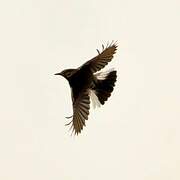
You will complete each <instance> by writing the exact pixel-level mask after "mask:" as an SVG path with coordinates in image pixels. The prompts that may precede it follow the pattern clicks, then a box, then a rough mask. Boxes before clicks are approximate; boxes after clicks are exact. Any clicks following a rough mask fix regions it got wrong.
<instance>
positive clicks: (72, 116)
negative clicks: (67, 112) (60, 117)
mask: <svg viewBox="0 0 180 180" xmlns="http://www.w3.org/2000/svg"><path fill="white" fill-rule="evenodd" d="M72 117H73V115H72V116H69V117H65V118H66V119H70V118H72Z"/></svg>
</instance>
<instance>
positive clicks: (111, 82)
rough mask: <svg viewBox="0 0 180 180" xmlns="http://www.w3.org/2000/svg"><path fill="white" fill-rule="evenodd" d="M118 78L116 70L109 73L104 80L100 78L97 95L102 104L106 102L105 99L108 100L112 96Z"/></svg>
mask: <svg viewBox="0 0 180 180" xmlns="http://www.w3.org/2000/svg"><path fill="white" fill-rule="evenodd" d="M116 78H117V75H116V71H111V72H109V73H108V74H107V76H106V77H105V79H104V80H98V83H97V86H96V95H97V97H98V99H99V101H100V103H101V104H104V103H105V101H107V99H108V98H109V97H110V96H111V93H112V91H113V89H114V86H115V82H116Z"/></svg>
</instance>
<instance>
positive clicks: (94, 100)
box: [89, 90, 101, 109]
mask: <svg viewBox="0 0 180 180" xmlns="http://www.w3.org/2000/svg"><path fill="white" fill-rule="evenodd" d="M89 95H90V98H91V101H92V105H93V108H94V109H95V108H96V107H100V106H101V103H100V101H99V99H98V97H97V96H96V94H95V91H94V90H90V93H89Z"/></svg>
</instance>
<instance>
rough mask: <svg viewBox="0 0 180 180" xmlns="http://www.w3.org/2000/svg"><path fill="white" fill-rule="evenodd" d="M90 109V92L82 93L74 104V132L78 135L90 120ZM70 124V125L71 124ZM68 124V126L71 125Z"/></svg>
mask: <svg viewBox="0 0 180 180" xmlns="http://www.w3.org/2000/svg"><path fill="white" fill-rule="evenodd" d="M89 109H90V98H89V91H88V90H85V91H82V92H81V93H80V94H79V96H78V97H77V99H76V100H75V101H74V103H73V120H72V122H71V123H72V126H71V127H72V128H73V132H74V133H75V134H77V135H78V133H80V132H81V130H82V129H83V127H84V126H85V120H87V119H88V115H89ZM69 124H70V123H69ZM69 124H68V125H69Z"/></svg>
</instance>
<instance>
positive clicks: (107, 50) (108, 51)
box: [81, 41, 117, 73]
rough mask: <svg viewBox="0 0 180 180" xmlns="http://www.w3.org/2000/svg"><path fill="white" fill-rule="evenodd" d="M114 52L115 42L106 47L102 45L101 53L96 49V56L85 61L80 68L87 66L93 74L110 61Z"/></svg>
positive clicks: (115, 48)
mask: <svg viewBox="0 0 180 180" xmlns="http://www.w3.org/2000/svg"><path fill="white" fill-rule="evenodd" d="M116 50H117V44H116V42H113V41H112V43H111V44H110V45H108V44H107V46H106V47H104V45H102V52H101V53H100V51H99V50H98V49H97V52H98V55H97V56H96V57H94V58H93V59H91V60H89V61H87V62H86V63H85V64H83V65H82V66H81V67H83V66H88V67H89V68H90V69H91V71H92V73H95V72H97V71H99V70H101V69H102V68H104V67H105V66H106V65H107V64H108V62H110V61H111V60H112V58H113V55H114V54H115V53H116Z"/></svg>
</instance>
